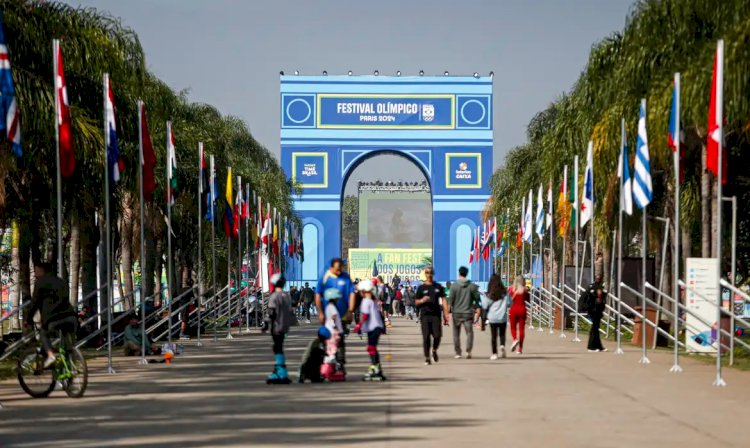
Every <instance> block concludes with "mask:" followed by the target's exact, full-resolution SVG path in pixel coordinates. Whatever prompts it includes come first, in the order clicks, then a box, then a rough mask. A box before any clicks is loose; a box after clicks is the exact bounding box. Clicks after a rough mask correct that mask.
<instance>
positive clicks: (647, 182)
mask: <svg viewBox="0 0 750 448" xmlns="http://www.w3.org/2000/svg"><path fill="white" fill-rule="evenodd" d="M634 180H635V182H633V198H634V199H635V204H636V205H637V206H638V208H640V209H643V208H645V207H646V206H647V205H648V204H650V203H651V200H652V199H653V197H654V189H653V187H652V185H651V160H650V158H649V155H648V136H647V135H646V100H645V99H644V100H641V116H640V118H638V140H637V142H636V146H635V172H634Z"/></svg>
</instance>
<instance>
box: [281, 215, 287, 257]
mask: <svg viewBox="0 0 750 448" xmlns="http://www.w3.org/2000/svg"><path fill="white" fill-rule="evenodd" d="M288 225H289V223H288V222H287V220H286V218H284V225H283V226H282V229H281V230H282V231H283V235H282V237H281V253H282V254H283V255H284V256H285V257H286V256H287V255H288V254H289V229H288V227H287V226H288Z"/></svg>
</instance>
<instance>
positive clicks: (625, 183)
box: [617, 139, 633, 215]
mask: <svg viewBox="0 0 750 448" xmlns="http://www.w3.org/2000/svg"><path fill="white" fill-rule="evenodd" d="M618 165H619V166H618V167H617V177H619V178H620V179H622V180H621V181H620V182H621V183H622V184H621V187H620V210H621V211H623V212H625V213H627V214H628V215H632V214H633V179H632V178H631V177H630V157H629V156H628V143H627V139H626V140H625V141H624V142H623V146H622V153H621V154H620V161H619V163H618Z"/></svg>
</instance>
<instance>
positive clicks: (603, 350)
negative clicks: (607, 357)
mask: <svg viewBox="0 0 750 448" xmlns="http://www.w3.org/2000/svg"><path fill="white" fill-rule="evenodd" d="M599 351H600V352H606V351H607V349H606V348H603V349H601V350H599Z"/></svg>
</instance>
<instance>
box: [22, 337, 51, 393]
mask: <svg viewBox="0 0 750 448" xmlns="http://www.w3.org/2000/svg"><path fill="white" fill-rule="evenodd" d="M46 359H47V358H46V356H44V354H43V353H42V352H40V351H39V350H37V349H35V348H29V349H27V350H25V351H24V352H22V353H21V356H20V357H19V358H18V363H17V370H16V371H17V373H18V382H19V384H21V389H23V390H24V392H26V393H27V394H29V395H30V396H32V397H34V398H44V397H47V396H49V394H51V393H52V391H53V390H54V389H55V372H54V370H52V369H45V368H44V361H45V360H46Z"/></svg>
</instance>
